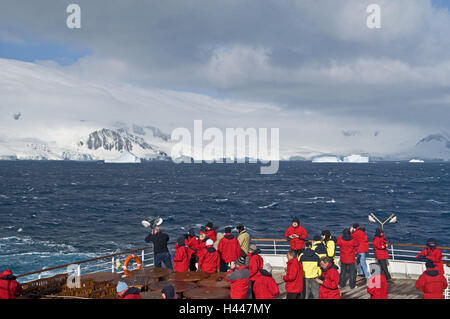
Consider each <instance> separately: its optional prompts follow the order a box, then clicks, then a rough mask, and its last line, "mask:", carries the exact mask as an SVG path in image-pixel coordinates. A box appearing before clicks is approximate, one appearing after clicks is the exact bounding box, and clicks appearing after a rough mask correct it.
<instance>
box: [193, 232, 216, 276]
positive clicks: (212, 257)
mask: <svg viewBox="0 0 450 319" xmlns="http://www.w3.org/2000/svg"><path fill="white" fill-rule="evenodd" d="M213 245H214V242H213V241H212V240H211V239H208V240H207V241H206V248H205V252H204V254H203V255H202V256H201V257H200V259H199V261H198V267H199V269H200V270H201V271H202V272H206V273H208V274H213V273H215V272H217V271H218V270H219V268H220V255H219V252H218V251H217V250H216V249H215V248H214V247H213Z"/></svg>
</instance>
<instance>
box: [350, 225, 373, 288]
mask: <svg viewBox="0 0 450 319" xmlns="http://www.w3.org/2000/svg"><path fill="white" fill-rule="evenodd" d="M350 233H351V235H352V237H353V238H355V239H356V240H357V241H358V242H359V245H358V247H356V265H357V268H358V274H359V275H362V276H364V278H366V280H368V279H369V272H368V270H367V262H366V258H367V254H368V253H369V241H368V239H367V234H366V230H365V229H364V228H362V227H361V226H359V224H354V225H353V227H352V228H350Z"/></svg>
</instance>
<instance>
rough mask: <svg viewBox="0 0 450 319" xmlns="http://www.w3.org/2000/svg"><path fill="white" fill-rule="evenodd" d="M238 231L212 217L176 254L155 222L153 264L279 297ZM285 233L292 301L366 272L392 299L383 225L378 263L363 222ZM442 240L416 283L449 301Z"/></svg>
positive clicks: (11, 282) (331, 295) (429, 251)
mask: <svg viewBox="0 0 450 319" xmlns="http://www.w3.org/2000/svg"><path fill="white" fill-rule="evenodd" d="M232 230H233V229H232V228H231V227H225V228H224V233H218V232H217V227H214V225H213V223H211V222H209V223H207V224H206V226H204V227H202V228H201V230H200V232H199V235H198V236H197V235H196V233H195V230H194V229H191V230H189V231H188V233H187V234H185V235H184V236H183V237H180V238H178V239H177V242H176V245H175V254H174V256H173V258H171V256H170V253H169V249H168V244H169V236H168V235H167V234H165V233H163V232H162V231H161V228H159V227H155V228H154V229H153V230H152V232H151V234H149V235H148V236H147V237H146V238H145V241H146V242H151V243H153V249H154V257H155V259H154V265H155V267H161V266H162V263H164V265H165V266H166V267H167V268H169V269H172V270H173V271H174V272H185V271H201V272H205V273H209V274H213V273H216V272H226V280H227V281H229V282H230V297H231V298H232V299H274V298H276V297H277V296H279V294H280V291H279V287H278V285H277V283H276V281H275V279H274V278H273V277H272V266H271V265H270V264H268V263H264V259H263V258H262V256H260V254H261V250H260V249H258V248H257V247H256V245H254V244H250V235H249V234H248V233H247V231H246V230H245V227H244V225H242V224H240V225H238V226H237V227H236V230H237V232H238V235H237V236H234V235H233V234H232ZM284 237H285V238H286V240H288V241H289V242H290V250H289V251H288V253H287V255H286V257H287V264H286V269H285V270H286V272H285V274H284V276H283V281H284V283H285V288H286V293H287V295H286V298H287V299H339V298H341V292H340V291H341V289H342V288H344V287H345V286H346V285H347V282H348V283H349V288H350V289H355V288H356V282H357V280H356V278H357V273H359V275H360V276H361V277H363V278H362V280H361V281H359V282H362V285H366V286H367V292H368V293H369V294H370V296H371V298H372V299H387V298H388V293H389V285H388V282H389V281H391V280H392V278H391V275H390V273H389V270H388V259H389V257H390V256H389V252H388V242H387V239H386V237H385V235H384V232H383V230H382V229H379V228H378V229H377V230H376V232H375V235H374V238H373V247H374V251H375V259H376V261H377V262H376V263H371V264H370V265H369V267H367V262H366V258H367V254H368V252H369V242H368V239H367V233H366V231H365V229H364V228H363V227H361V226H360V225H358V224H354V225H353V226H352V227H350V228H346V229H344V230H343V232H342V235H341V236H339V237H338V238H336V237H334V236H332V235H331V232H330V231H328V230H323V231H322V232H321V234H320V235H315V236H313V237H312V239H308V233H307V231H306V229H305V228H304V227H303V226H301V225H300V221H299V219H298V218H294V219H293V220H292V224H291V225H290V226H289V227H288V228H287V230H286V232H285V234H284ZM436 244H437V243H436V240H435V239H433V238H430V239H428V241H427V243H426V245H427V246H426V248H425V249H424V250H423V251H421V252H420V253H419V254H418V255H417V259H418V260H421V261H423V262H425V265H426V271H424V272H423V274H422V275H421V276H420V277H419V279H418V280H417V282H416V288H417V289H418V290H420V291H423V298H424V299H428V298H430V299H443V298H444V296H443V291H444V290H445V289H446V288H447V280H446V279H445V277H444V263H443V261H442V252H441V250H440V249H439V248H438V247H437V246H436ZM336 247H339V250H340V254H339V264H340V266H338V265H337V262H336V257H335V254H336ZM172 261H173V265H172ZM116 290H117V293H118V296H119V298H120V299H140V298H141V297H140V293H139V289H136V288H134V287H128V285H127V284H126V283H124V282H122V281H120V282H119V283H118V284H117V287H116ZM21 293H22V288H21V285H20V284H19V283H18V282H17V281H16V278H15V276H14V275H13V274H12V272H11V271H10V270H5V271H3V272H2V273H1V274H0V299H14V298H16V297H17V296H19V295H20V294H21ZM175 297H176V296H175V292H174V287H173V286H172V285H170V284H168V285H167V286H166V287H164V289H163V290H162V291H161V298H163V299H173V298H175Z"/></svg>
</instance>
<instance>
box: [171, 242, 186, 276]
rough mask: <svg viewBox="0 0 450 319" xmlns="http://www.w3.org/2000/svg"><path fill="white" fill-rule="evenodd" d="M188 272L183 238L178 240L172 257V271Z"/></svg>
mask: <svg viewBox="0 0 450 319" xmlns="http://www.w3.org/2000/svg"><path fill="white" fill-rule="evenodd" d="M188 270H189V251H188V248H187V247H186V245H185V239H184V238H183V237H180V238H178V240H177V243H176V245H175V255H174V256H173V271H175V272H184V271H188Z"/></svg>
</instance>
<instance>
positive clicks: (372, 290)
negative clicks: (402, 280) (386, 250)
mask: <svg viewBox="0 0 450 319" xmlns="http://www.w3.org/2000/svg"><path fill="white" fill-rule="evenodd" d="M369 267H370V278H369V280H368V281H367V292H368V294H369V295H370V299H388V284H387V281H386V276H385V275H384V274H383V271H382V270H381V266H380V265H379V264H377V263H372V264H370V265H369Z"/></svg>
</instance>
